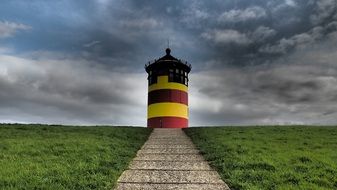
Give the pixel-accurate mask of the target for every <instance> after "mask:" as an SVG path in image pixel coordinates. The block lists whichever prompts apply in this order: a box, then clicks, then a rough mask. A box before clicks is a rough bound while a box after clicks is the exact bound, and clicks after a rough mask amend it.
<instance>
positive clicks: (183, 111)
mask: <svg viewBox="0 0 337 190" xmlns="http://www.w3.org/2000/svg"><path fill="white" fill-rule="evenodd" d="M154 117H182V118H186V119H188V107H187V106H186V105H185V104H179V103H167V102H165V103H156V104H151V105H149V106H148V111H147V118H148V119H150V118H154Z"/></svg>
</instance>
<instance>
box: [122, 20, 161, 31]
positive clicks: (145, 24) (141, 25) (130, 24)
mask: <svg viewBox="0 0 337 190" xmlns="http://www.w3.org/2000/svg"><path fill="white" fill-rule="evenodd" d="M120 24H121V25H122V26H123V27H127V28H134V29H141V30H147V29H154V28H156V27H159V26H161V25H162V23H161V22H160V21H158V20H156V19H154V18H142V19H130V20H122V21H121V22H120Z"/></svg>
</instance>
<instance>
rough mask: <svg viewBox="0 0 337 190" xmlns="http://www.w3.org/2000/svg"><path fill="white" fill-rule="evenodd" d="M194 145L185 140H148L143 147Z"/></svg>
mask: <svg viewBox="0 0 337 190" xmlns="http://www.w3.org/2000/svg"><path fill="white" fill-rule="evenodd" d="M149 144H150V145H160V144H164V145H187V144H188V145H194V144H193V143H192V142H191V141H188V140H185V141H153V140H149V141H147V142H146V143H145V144H144V145H149Z"/></svg>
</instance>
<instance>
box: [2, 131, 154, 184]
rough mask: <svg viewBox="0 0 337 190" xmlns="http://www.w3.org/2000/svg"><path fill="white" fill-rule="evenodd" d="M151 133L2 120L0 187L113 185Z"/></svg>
mask: <svg viewBox="0 0 337 190" xmlns="http://www.w3.org/2000/svg"><path fill="white" fill-rule="evenodd" d="M150 132H151V131H150V130H149V129H146V128H135V127H75V126H71V127H70V126H69V127H68V126H43V125H0V189H58V190H61V189H112V188H113V186H114V184H115V182H116V181H117V179H118V177H119V176H120V174H121V173H122V172H123V170H124V169H125V168H126V167H127V165H128V163H129V162H130V161H131V159H132V158H133V157H134V156H135V154H136V152H137V150H138V149H139V148H140V147H141V146H142V144H143V143H144V142H145V140H146V139H147V136H148V135H149V133H150Z"/></svg>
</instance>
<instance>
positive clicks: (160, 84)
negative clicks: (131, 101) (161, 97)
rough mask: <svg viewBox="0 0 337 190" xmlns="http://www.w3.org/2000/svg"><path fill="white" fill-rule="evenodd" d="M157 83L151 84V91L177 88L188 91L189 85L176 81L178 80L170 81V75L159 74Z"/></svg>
mask: <svg viewBox="0 0 337 190" xmlns="http://www.w3.org/2000/svg"><path fill="white" fill-rule="evenodd" d="M157 80H158V81H157V83H155V84H152V85H150V86H149V92H151V91H153V90H160V89H175V90H182V91H185V92H187V91H188V88H187V86H185V85H183V84H180V83H176V82H168V76H158V78H157Z"/></svg>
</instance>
